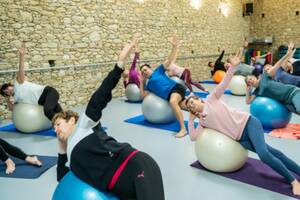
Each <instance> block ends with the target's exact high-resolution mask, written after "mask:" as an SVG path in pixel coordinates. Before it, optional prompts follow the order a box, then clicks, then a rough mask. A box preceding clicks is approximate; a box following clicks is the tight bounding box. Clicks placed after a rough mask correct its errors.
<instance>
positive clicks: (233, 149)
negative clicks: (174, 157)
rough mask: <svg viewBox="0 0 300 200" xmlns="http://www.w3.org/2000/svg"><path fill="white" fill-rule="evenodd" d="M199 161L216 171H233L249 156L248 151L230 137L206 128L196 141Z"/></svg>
mask: <svg viewBox="0 0 300 200" xmlns="http://www.w3.org/2000/svg"><path fill="white" fill-rule="evenodd" d="M195 151H196V156H197V158H198V161H199V162H200V163H201V165H202V166H203V167H205V168H206V169H208V170H210V171H214V172H233V171H236V170H238V169H240V168H241V167H242V166H243V165H244V164H245V162H246V161H247V158H248V151H247V150H245V149H244V147H243V146H242V145H241V144H240V143H238V142H237V141H235V140H233V139H231V138H230V137H228V136H226V135H224V134H222V133H220V132H218V131H216V130H213V129H209V128H204V129H203V132H202V134H201V135H199V136H198V138H197V141H196V143H195Z"/></svg>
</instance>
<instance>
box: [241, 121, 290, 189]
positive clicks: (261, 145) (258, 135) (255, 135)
mask: <svg viewBox="0 0 300 200" xmlns="http://www.w3.org/2000/svg"><path fill="white" fill-rule="evenodd" d="M243 134H247V135H248V143H251V146H253V148H254V149H253V150H254V152H256V153H257V155H258V157H259V158H260V159H261V161H262V162H264V163H265V164H267V165H269V166H270V167H271V168H272V169H273V170H274V171H276V172H277V173H279V174H280V175H282V176H283V177H285V178H286V179H287V180H288V181H289V183H291V182H293V181H294V180H295V177H294V176H293V175H292V174H291V173H290V172H289V171H288V169H287V167H286V166H285V165H284V163H283V162H282V161H281V160H280V159H278V158H277V157H276V156H275V155H273V154H272V153H271V152H270V151H269V149H268V146H267V144H266V143H265V139H264V131H263V128H262V125H261V123H260V122H259V121H258V120H257V119H256V118H254V117H252V116H251V117H250V118H249V120H248V122H247V125H246V127H245V130H244V133H243ZM244 138H245V137H244V135H243V137H242V139H241V143H243V142H245V141H247V139H246V140H244V141H243V139H244ZM250 150H252V149H250Z"/></svg>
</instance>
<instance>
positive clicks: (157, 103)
mask: <svg viewBox="0 0 300 200" xmlns="http://www.w3.org/2000/svg"><path fill="white" fill-rule="evenodd" d="M142 113H143V115H144V117H145V119H146V120H147V121H149V122H151V123H155V124H166V123H170V122H173V121H175V119H176V118H175V114H174V113H173V109H172V107H171V105H170V104H169V102H168V101H166V100H164V99H162V98H160V97H158V96H156V95H155V94H153V93H149V94H148V95H147V96H146V97H145V98H144V100H143V103H142Z"/></svg>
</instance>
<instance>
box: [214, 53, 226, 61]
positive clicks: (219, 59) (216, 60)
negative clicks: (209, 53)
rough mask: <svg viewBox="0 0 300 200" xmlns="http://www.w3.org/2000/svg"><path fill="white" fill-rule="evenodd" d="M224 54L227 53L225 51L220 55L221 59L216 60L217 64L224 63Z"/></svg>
mask: <svg viewBox="0 0 300 200" xmlns="http://www.w3.org/2000/svg"><path fill="white" fill-rule="evenodd" d="M224 53H225V51H224V50H222V53H221V54H220V56H219V58H218V59H217V60H216V63H219V62H221V61H222V59H223V56H224Z"/></svg>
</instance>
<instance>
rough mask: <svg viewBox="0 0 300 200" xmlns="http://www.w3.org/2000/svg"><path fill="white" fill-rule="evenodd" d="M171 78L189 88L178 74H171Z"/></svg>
mask: <svg viewBox="0 0 300 200" xmlns="http://www.w3.org/2000/svg"><path fill="white" fill-rule="evenodd" d="M170 79H172V80H173V81H175V82H176V83H178V84H180V85H182V86H183V87H184V88H185V89H187V87H186V85H185V82H184V81H183V80H182V79H180V78H178V77H177V76H171V77H170Z"/></svg>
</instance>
